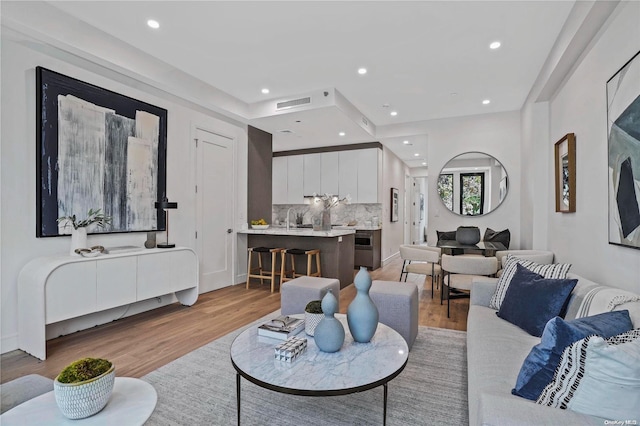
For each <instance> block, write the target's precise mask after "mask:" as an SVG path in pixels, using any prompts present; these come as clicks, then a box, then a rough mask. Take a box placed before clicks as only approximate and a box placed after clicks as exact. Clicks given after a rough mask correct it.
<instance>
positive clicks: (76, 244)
mask: <svg viewBox="0 0 640 426" xmlns="http://www.w3.org/2000/svg"><path fill="white" fill-rule="evenodd" d="M78 248H87V228H84V227H83V228H78V229H74V230H73V231H71V250H69V254H70V255H71V256H80V255H79V254H78V253H76V249H78Z"/></svg>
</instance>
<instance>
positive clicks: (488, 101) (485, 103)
mask: <svg viewBox="0 0 640 426" xmlns="http://www.w3.org/2000/svg"><path fill="white" fill-rule="evenodd" d="M490 103H491V101H490V100H489V99H485V100H484V101H482V105H489V104H490Z"/></svg>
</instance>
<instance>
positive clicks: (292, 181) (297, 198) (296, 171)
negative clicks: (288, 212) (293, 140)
mask: <svg viewBox="0 0 640 426" xmlns="http://www.w3.org/2000/svg"><path fill="white" fill-rule="evenodd" d="M303 167H304V159H303V158H302V155H291V156H289V157H288V159H287V204H302V203H303V200H304V195H305V194H303V189H304V187H303V181H304V170H303ZM301 178H302V179H301Z"/></svg>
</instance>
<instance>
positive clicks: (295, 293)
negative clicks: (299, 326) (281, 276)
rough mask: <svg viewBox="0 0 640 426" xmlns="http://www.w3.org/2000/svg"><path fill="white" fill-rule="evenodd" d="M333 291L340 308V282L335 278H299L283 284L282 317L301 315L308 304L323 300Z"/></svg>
mask: <svg viewBox="0 0 640 426" xmlns="http://www.w3.org/2000/svg"><path fill="white" fill-rule="evenodd" d="M328 289H331V292H332V293H333V295H334V296H335V297H336V299H338V306H340V281H338V280H337V279H335V278H320V277H307V276H304V277H298V278H296V279H294V280H291V281H287V282H285V283H283V284H282V288H281V289H280V305H281V308H280V310H281V311H282V315H291V314H301V313H303V312H304V308H305V307H306V306H307V303H309V302H311V301H312V300H321V299H322V298H323V297H324V295H325V294H327V290H328Z"/></svg>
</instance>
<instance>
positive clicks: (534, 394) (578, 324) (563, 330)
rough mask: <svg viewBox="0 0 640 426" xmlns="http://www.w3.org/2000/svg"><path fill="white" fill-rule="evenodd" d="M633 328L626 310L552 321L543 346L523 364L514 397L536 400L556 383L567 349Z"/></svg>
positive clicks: (546, 331)
mask: <svg viewBox="0 0 640 426" xmlns="http://www.w3.org/2000/svg"><path fill="white" fill-rule="evenodd" d="M632 328H633V323H632V322H631V318H629V311H627V310H623V311H613V312H605V313H602V314H598V315H592V316H590V317H583V318H576V319H574V320H571V321H565V320H563V319H562V318H560V317H555V318H553V319H551V320H550V321H549V322H548V323H547V325H546V327H545V328H544V332H543V333H542V339H541V340H540V343H539V344H537V345H536V346H534V347H533V348H532V349H531V351H530V352H529V355H527V358H525V360H524V362H523V363H522V367H521V368H520V373H519V374H518V379H517V380H516V386H515V388H514V389H513V390H512V391H511V393H512V394H514V395H519V396H521V397H523V398H527V399H531V400H534V401H535V400H537V399H538V397H539V396H540V394H541V393H542V390H543V389H544V388H545V386H547V384H548V383H549V382H551V380H553V375H554V373H555V371H556V368H557V367H558V364H559V363H560V359H561V357H562V352H563V351H564V349H565V348H566V347H567V346H569V345H571V344H572V343H574V342H577V341H578V340H581V339H584V338H585V337H587V336H590V335H593V334H595V335H598V336H600V337H602V338H603V339H607V338H609V337H613V336H617V335H618V334H622V333H625V332H627V331H629V330H631V329H632Z"/></svg>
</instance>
